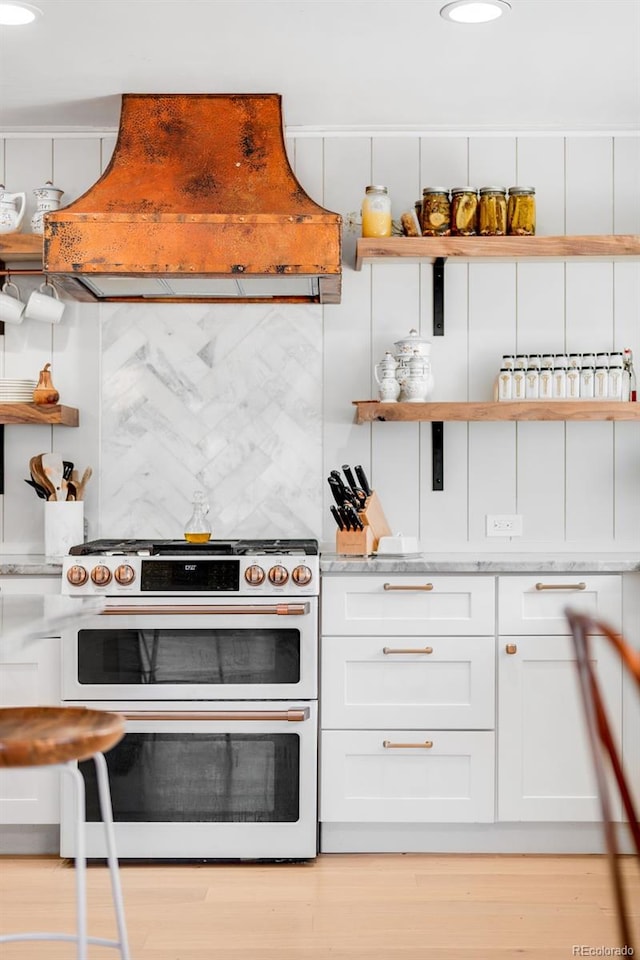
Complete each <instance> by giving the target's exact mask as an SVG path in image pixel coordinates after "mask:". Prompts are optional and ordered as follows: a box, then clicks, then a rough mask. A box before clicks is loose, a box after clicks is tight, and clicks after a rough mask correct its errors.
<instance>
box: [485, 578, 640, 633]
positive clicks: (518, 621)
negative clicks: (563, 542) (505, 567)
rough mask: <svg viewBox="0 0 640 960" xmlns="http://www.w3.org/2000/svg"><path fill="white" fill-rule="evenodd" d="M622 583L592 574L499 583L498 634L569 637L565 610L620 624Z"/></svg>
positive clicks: (508, 580) (522, 579)
mask: <svg viewBox="0 0 640 960" xmlns="http://www.w3.org/2000/svg"><path fill="white" fill-rule="evenodd" d="M621 591H622V586H621V579H620V577H619V576H611V575H606V574H605V575H592V574H552V575H545V574H540V573H539V574H529V575H527V576H512V577H507V576H504V577H500V578H499V580H498V600H499V602H498V631H499V633H500V634H518V635H521V634H529V635H534V636H538V635H540V634H543V635H557V636H561V635H568V634H569V622H568V620H567V618H566V616H565V609H566V608H567V607H573V608H575V609H576V610H580V611H582V612H583V613H588V614H589V615H590V616H592V617H596V618H599V619H601V620H606V621H607V622H609V623H611V624H613V625H614V626H615V625H616V624H617V625H619V624H620V615H621V599H620V598H621Z"/></svg>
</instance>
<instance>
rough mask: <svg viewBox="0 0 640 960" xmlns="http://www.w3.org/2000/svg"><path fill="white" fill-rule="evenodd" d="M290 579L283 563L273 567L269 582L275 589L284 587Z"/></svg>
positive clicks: (270, 571)
mask: <svg viewBox="0 0 640 960" xmlns="http://www.w3.org/2000/svg"><path fill="white" fill-rule="evenodd" d="M288 579H289V571H288V570H287V568H286V567H283V566H282V564H281V563H277V564H276V565H275V567H271V570H269V580H270V581H271V583H272V584H273V585H274V587H282V586H284V584H285V583H286V582H287V580H288Z"/></svg>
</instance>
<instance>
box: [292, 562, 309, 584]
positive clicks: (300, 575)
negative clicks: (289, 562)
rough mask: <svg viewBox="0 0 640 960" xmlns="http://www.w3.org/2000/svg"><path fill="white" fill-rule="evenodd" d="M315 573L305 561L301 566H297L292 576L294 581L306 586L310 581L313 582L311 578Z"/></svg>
mask: <svg viewBox="0 0 640 960" xmlns="http://www.w3.org/2000/svg"><path fill="white" fill-rule="evenodd" d="M312 576H313V574H312V573H311V570H310V569H309V567H307V566H305V565H304V564H303V563H301V564H300V566H299V567H295V568H294V571H293V573H292V574H291V578H292V580H293V582H294V583H297V584H298V586H299V587H306V585H307V584H308V583H311V578H312Z"/></svg>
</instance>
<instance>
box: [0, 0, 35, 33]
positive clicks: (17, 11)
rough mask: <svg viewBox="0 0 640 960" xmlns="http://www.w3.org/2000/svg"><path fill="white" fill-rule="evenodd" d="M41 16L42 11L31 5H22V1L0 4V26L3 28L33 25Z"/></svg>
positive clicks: (12, 0) (15, 0)
mask: <svg viewBox="0 0 640 960" xmlns="http://www.w3.org/2000/svg"><path fill="white" fill-rule="evenodd" d="M40 16H42V10H40V8H39V7H34V6H33V4H32V3H22V0H11V3H9V2H7V3H4V2H2V3H0V25H2V26H5V27H20V26H22V25H23V24H25V23H33V21H34V20H35V19H36V17H40Z"/></svg>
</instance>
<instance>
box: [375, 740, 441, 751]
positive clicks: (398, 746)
mask: <svg viewBox="0 0 640 960" xmlns="http://www.w3.org/2000/svg"><path fill="white" fill-rule="evenodd" d="M382 746H383V747H384V748H385V750H406V749H408V748H411V749H413V748H414V747H415V748H416V749H418V750H430V749H431V747H432V746H433V740H425V741H424V743H392V742H391V740H383V741H382Z"/></svg>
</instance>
